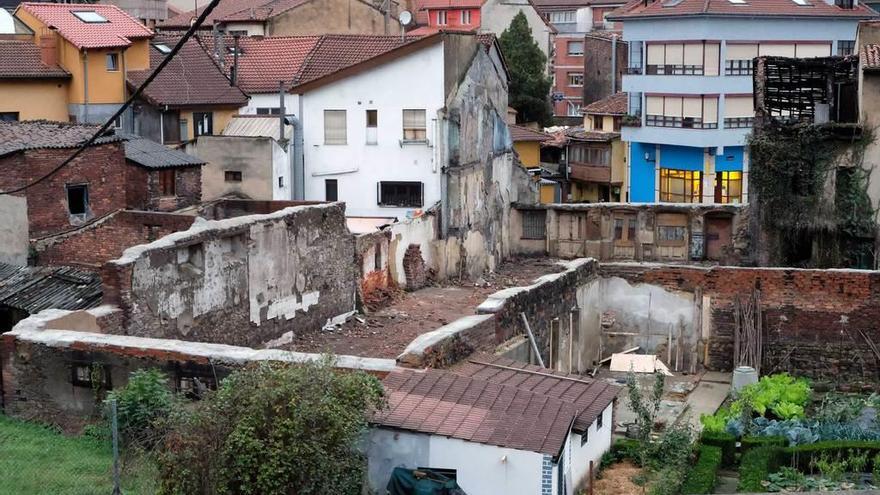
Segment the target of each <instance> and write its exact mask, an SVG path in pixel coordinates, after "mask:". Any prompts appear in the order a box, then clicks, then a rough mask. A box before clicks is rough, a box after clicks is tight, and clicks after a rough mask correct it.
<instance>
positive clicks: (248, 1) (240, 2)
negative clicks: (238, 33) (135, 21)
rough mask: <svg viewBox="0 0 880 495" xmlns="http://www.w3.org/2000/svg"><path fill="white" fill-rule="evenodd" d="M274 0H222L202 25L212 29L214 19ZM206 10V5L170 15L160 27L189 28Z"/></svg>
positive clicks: (254, 7)
mask: <svg viewBox="0 0 880 495" xmlns="http://www.w3.org/2000/svg"><path fill="white" fill-rule="evenodd" d="M273 1H274V0H220V3H218V4H217V6H216V7H214V10H212V11H211V13H210V14H208V18H207V19H205V23H204V24H203V25H202V27H203V28H204V29H210V28H211V26H212V25H213V24H214V21H219V20H221V19H223V18H224V17H226V16H231V15H235V14H237V13H238V12H241V11H243V10H248V11H249V10H250V9H256V8H258V7H262V6H263V5H265V4H268V3H272V2H273ZM204 10H205V6H202V7H199V8H198V9H196V10H190V11H187V12H183V13H182V14H178V15H176V16H174V17H170V18H168V19H165V21H163V22H161V23H159V27H160V28H166V29H168V28H188V27H190V25H191V22H192V20H193V19H195V18H197V17H198V16H199V15H201V14H202V12H203V11H204Z"/></svg>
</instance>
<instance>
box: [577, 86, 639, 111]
mask: <svg viewBox="0 0 880 495" xmlns="http://www.w3.org/2000/svg"><path fill="white" fill-rule="evenodd" d="M627 105H628V98H627V94H626V93H623V92H621V93H614V94H613V95H611V96H606V97H605V98H602V99H601V100H598V101H594V102H593V103H590V104H589V105H587V106H585V107H584V108H583V109H582V110H581V112H583V113H585V114H597V115H624V114H625V113H626V110H627Z"/></svg>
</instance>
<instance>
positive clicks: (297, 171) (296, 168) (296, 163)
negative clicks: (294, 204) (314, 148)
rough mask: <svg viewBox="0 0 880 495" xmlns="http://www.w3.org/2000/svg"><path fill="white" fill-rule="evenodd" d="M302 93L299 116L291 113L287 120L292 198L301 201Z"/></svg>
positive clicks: (303, 176) (303, 182)
mask: <svg viewBox="0 0 880 495" xmlns="http://www.w3.org/2000/svg"><path fill="white" fill-rule="evenodd" d="M302 114H303V95H299V115H300V116H299V117H297V116H296V115H291V116H289V117H287V121H288V122H289V123H290V124H291V125H292V126H293V199H294V200H295V201H303V200H305V199H306V170H305V169H306V167H305V160H304V157H303V152H304V150H305V146H304V145H303V124H302V120H300V119H301V118H302Z"/></svg>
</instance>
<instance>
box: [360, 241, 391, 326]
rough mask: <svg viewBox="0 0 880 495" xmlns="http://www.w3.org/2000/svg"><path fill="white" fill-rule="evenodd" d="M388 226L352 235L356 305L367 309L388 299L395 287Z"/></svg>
mask: <svg viewBox="0 0 880 495" xmlns="http://www.w3.org/2000/svg"><path fill="white" fill-rule="evenodd" d="M390 248H391V230H389V229H384V230H380V231H376V232H371V233H369V234H361V235H358V236H357V237H356V238H355V252H356V259H355V261H356V263H357V266H358V268H359V273H360V279H359V284H358V306H359V307H360V308H361V309H365V308H366V309H369V308H372V307H377V306H380V305H381V304H382V303H383V302H385V301H386V300H388V299H389V298H390V297H391V295H392V294H393V292H394V290H395V289H396V287H397V284H396V283H395V282H394V279H393V278H392V277H391V268H390V262H389V261H390V257H389V256H390V254H391V252H390Z"/></svg>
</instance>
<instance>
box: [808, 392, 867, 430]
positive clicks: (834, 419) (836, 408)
mask: <svg viewBox="0 0 880 495" xmlns="http://www.w3.org/2000/svg"><path fill="white" fill-rule="evenodd" d="M870 401H871V398H870V397H868V398H867V399H865V398H863V397H860V396H857V395H846V394H836V393H829V394H825V396H824V397H822V402H820V403H819V405H818V406H816V410H815V411H814V412H813V414H812V417H813V418H814V419H815V420H816V421H818V422H820V423H847V422H850V421H853V420H855V419H856V418H858V417H859V414H860V413H861V412H862V409H864V408H865V406H867V405H870Z"/></svg>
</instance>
